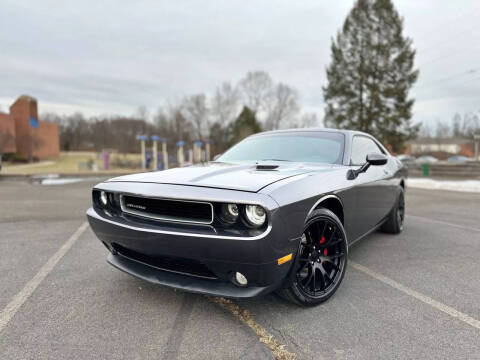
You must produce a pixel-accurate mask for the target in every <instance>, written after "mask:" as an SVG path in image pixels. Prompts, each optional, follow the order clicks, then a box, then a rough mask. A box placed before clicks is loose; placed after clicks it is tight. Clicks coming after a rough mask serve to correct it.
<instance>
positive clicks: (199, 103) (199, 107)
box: [182, 94, 210, 140]
mask: <svg viewBox="0 0 480 360" xmlns="http://www.w3.org/2000/svg"><path fill="white" fill-rule="evenodd" d="M182 114H183V116H184V117H185V118H186V119H187V120H188V121H190V122H191V124H192V125H193V127H194V131H195V136H196V138H197V139H200V140H203V139H204V138H205V137H206V135H207V133H208V131H209V129H210V122H209V119H208V115H209V109H208V107H207V100H206V97H205V95H204V94H198V95H192V96H190V97H187V98H185V99H184V101H183V103H182Z"/></svg>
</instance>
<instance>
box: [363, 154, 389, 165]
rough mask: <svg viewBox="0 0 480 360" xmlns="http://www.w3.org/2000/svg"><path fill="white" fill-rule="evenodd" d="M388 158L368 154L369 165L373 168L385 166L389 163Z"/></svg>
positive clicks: (382, 155)
mask: <svg viewBox="0 0 480 360" xmlns="http://www.w3.org/2000/svg"><path fill="white" fill-rule="evenodd" d="M387 160H388V159H387V157H386V156H385V155H384V154H368V155H367V163H369V164H370V165H373V166H378V165H385V164H386V163H387Z"/></svg>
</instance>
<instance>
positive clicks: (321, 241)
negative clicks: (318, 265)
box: [320, 236, 327, 256]
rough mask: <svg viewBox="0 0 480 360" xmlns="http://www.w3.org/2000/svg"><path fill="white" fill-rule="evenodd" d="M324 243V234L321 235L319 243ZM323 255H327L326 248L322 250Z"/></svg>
mask: <svg viewBox="0 0 480 360" xmlns="http://www.w3.org/2000/svg"><path fill="white" fill-rule="evenodd" d="M324 243H325V236H322V238H321V239H320V244H324ZM323 255H325V256H327V249H325V250H323Z"/></svg>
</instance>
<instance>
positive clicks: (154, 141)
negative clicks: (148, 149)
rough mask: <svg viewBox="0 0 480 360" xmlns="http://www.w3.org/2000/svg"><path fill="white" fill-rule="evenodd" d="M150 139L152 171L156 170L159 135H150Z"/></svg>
mask: <svg viewBox="0 0 480 360" xmlns="http://www.w3.org/2000/svg"><path fill="white" fill-rule="evenodd" d="M150 140H152V154H153V171H157V170H158V148H157V142H158V140H160V137H159V136H157V135H152V136H150Z"/></svg>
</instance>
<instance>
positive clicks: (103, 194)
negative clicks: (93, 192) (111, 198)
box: [100, 191, 108, 205]
mask: <svg viewBox="0 0 480 360" xmlns="http://www.w3.org/2000/svg"><path fill="white" fill-rule="evenodd" d="M100 201H101V202H102V204H103V205H107V202H108V197H107V193H106V192H105V191H101V192H100Z"/></svg>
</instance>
